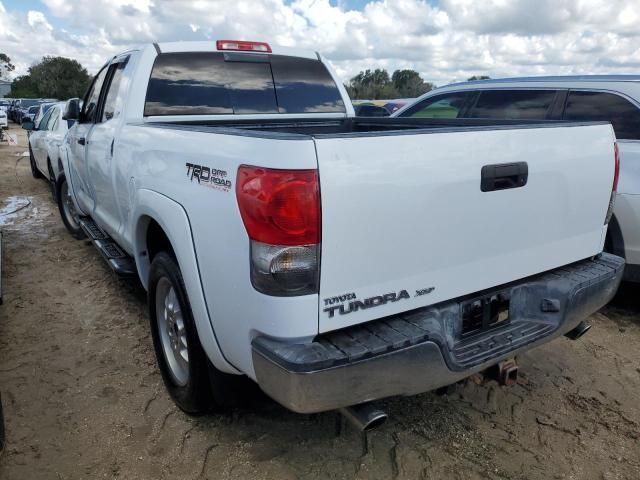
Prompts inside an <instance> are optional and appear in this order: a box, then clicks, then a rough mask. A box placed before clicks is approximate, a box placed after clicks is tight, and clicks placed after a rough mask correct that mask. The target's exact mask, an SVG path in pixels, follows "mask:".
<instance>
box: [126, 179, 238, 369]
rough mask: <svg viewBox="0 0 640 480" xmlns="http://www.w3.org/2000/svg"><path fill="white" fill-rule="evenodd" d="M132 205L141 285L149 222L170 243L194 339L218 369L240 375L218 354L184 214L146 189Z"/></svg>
mask: <svg viewBox="0 0 640 480" xmlns="http://www.w3.org/2000/svg"><path fill="white" fill-rule="evenodd" d="M134 205H135V208H134V209H133V212H132V217H131V218H132V222H133V223H132V227H133V228H132V229H131V230H130V231H132V232H133V243H132V244H133V248H134V258H135V261H136V267H137V269H138V275H139V277H140V281H141V282H142V285H143V286H144V288H145V289H148V283H149V270H150V267H151V264H150V262H149V255H148V252H147V245H146V243H147V239H146V236H147V228H148V226H149V223H150V222H151V221H152V220H153V221H155V222H156V223H158V225H160V227H161V228H162V230H163V231H164V233H165V234H166V235H167V238H168V239H169V242H170V243H171V246H172V248H173V251H174V253H175V256H176V260H177V261H178V265H179V266H180V270H181V271H182V277H183V279H184V283H185V286H186V288H187V292H188V295H189V302H190V304H191V310H192V312H193V318H194V320H195V324H196V329H197V331H198V336H199V338H200V342H201V343H202V347H203V348H204V351H205V352H206V354H207V356H208V357H209V360H210V361H211V363H213V365H214V366H215V367H216V368H217V369H218V370H221V371H223V372H226V373H234V374H240V373H241V372H239V371H238V370H237V369H235V368H234V367H233V366H232V365H231V364H230V363H229V362H228V361H227V360H226V358H225V357H224V355H223V354H222V350H221V349H220V346H219V344H218V340H217V338H216V336H215V332H214V330H213V325H212V323H211V319H210V318H209V311H208V308H207V303H206V299H205V297H204V291H203V288H202V283H201V279H200V270H199V266H198V259H197V257H196V253H195V248H194V246H193V238H192V234H191V224H190V223H189V217H188V216H187V213H186V211H185V210H184V208H183V207H182V205H180V204H179V203H177V202H175V201H174V200H172V199H170V198H168V197H166V196H164V195H161V194H159V193H157V192H154V191H152V190H147V189H139V190H138V191H137V192H136V197H135V202H134Z"/></svg>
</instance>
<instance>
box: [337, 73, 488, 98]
mask: <svg viewBox="0 0 640 480" xmlns="http://www.w3.org/2000/svg"><path fill="white" fill-rule="evenodd" d="M489 78H490V77H488V76H486V75H474V76H473V77H470V78H468V79H467V81H471V80H486V79H489ZM345 88H346V89H347V92H348V93H349V97H351V99H352V100H380V99H393V98H415V97H419V96H420V95H422V94H425V93H427V92H429V91H431V90H433V89H434V88H436V86H435V85H434V84H433V83H430V82H425V81H424V80H423V79H422V77H421V76H420V74H419V73H418V72H416V71H415V70H410V69H405V70H396V71H395V72H393V73H392V74H391V76H389V72H387V71H386V70H385V69H383V68H376V69H375V70H370V69H367V70H364V71H361V72H360V73H358V74H357V75H356V76H355V77H352V78H351V79H350V80H349V82H348V83H347V84H346V85H345Z"/></svg>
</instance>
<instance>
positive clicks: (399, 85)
mask: <svg viewBox="0 0 640 480" xmlns="http://www.w3.org/2000/svg"><path fill="white" fill-rule="evenodd" d="M391 82H392V83H393V86H394V87H395V90H396V92H397V93H398V95H399V96H400V97H404V98H410V97H419V96H420V95H422V94H424V93H427V92H428V91H430V90H433V88H434V85H433V83H428V82H425V81H424V80H423V79H422V77H421V76H420V74H419V73H418V72H416V71H415V70H396V71H395V72H393V75H392V76H391Z"/></svg>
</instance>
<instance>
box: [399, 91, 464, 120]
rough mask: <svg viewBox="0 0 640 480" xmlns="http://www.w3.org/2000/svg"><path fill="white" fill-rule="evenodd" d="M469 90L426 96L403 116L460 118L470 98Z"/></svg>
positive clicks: (402, 115)
mask: <svg viewBox="0 0 640 480" xmlns="http://www.w3.org/2000/svg"><path fill="white" fill-rule="evenodd" d="M469 95H470V94H469V93H468V92H456V93H445V94H443V95H435V96H433V97H429V98H425V99H424V100H422V101H421V102H419V103H417V104H415V105H414V106H413V107H410V108H408V109H407V110H405V111H404V112H403V113H402V114H401V115H400V116H401V117H414V118H459V117H461V116H462V113H463V111H464V107H465V106H466V104H467V100H468V99H469Z"/></svg>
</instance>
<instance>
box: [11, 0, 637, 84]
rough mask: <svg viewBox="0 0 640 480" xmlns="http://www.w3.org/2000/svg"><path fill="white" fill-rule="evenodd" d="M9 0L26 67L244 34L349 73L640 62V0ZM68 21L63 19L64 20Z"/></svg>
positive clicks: (513, 71)
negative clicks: (355, 0)
mask: <svg viewBox="0 0 640 480" xmlns="http://www.w3.org/2000/svg"><path fill="white" fill-rule="evenodd" d="M43 4H44V5H45V7H43V9H42V11H35V10H34V11H29V12H20V11H17V10H8V9H7V6H6V5H5V6H3V4H2V0H0V48H1V49H2V51H3V52H5V53H7V54H8V55H9V56H10V57H11V58H12V59H13V60H14V63H15V64H16V67H17V71H18V73H24V72H25V71H26V69H27V68H28V66H29V65H30V64H32V63H33V62H35V61H37V60H38V59H39V58H41V57H42V56H43V55H64V56H68V57H72V58H76V59H77V60H78V61H80V62H81V63H82V64H83V65H85V66H87V68H88V69H89V70H90V71H92V72H95V71H96V70H97V68H99V66H100V65H102V63H103V62H104V61H105V60H106V59H107V58H108V57H109V56H110V55H113V54H115V53H117V52H118V51H121V50H124V49H126V48H128V47H129V46H131V45H135V44H140V43H145V42H151V41H169V40H196V39H198V40H202V39H208V40H215V39H217V38H223V37H226V38H243V39H255V40H266V41H269V42H272V43H279V44H283V45H288V46H299V47H305V48H313V49H315V50H318V51H320V52H322V53H323V54H325V55H326V56H327V57H328V58H329V59H330V60H331V61H332V63H333V65H334V66H335V67H336V69H337V70H338V72H339V74H340V75H341V76H342V78H344V79H345V80H346V79H348V78H349V77H350V76H352V75H354V74H355V73H357V72H358V71H359V70H361V69H364V68H377V67H384V68H387V69H389V70H394V69H396V68H414V69H416V70H418V71H419V72H420V73H421V74H422V75H423V77H424V78H426V79H427V80H430V81H434V82H436V83H437V84H443V83H447V82H449V81H453V80H460V79H465V78H467V77H468V76H471V75H474V74H488V75H491V76H492V77H496V76H513V75H530V74H534V75H538V74H566V73H622V72H626V73H632V72H633V71H634V70H635V71H637V69H638V67H640V29H638V25H639V24H640V2H638V0H483V1H481V2H480V1H477V0H441V1H440V3H439V5H438V6H433V5H431V4H430V3H428V2H426V1H425V0H374V1H371V2H370V3H369V4H368V5H367V6H366V7H365V8H364V9H363V10H362V11H356V10H348V9H346V8H345V6H344V5H345V3H344V2H337V5H338V6H335V2H334V4H331V3H330V2H329V0H293V1H285V0H234V1H233V2H229V1H228V0H206V1H205V0H200V1H187V0H43ZM60 25H63V26H64V28H63V27H60Z"/></svg>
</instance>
